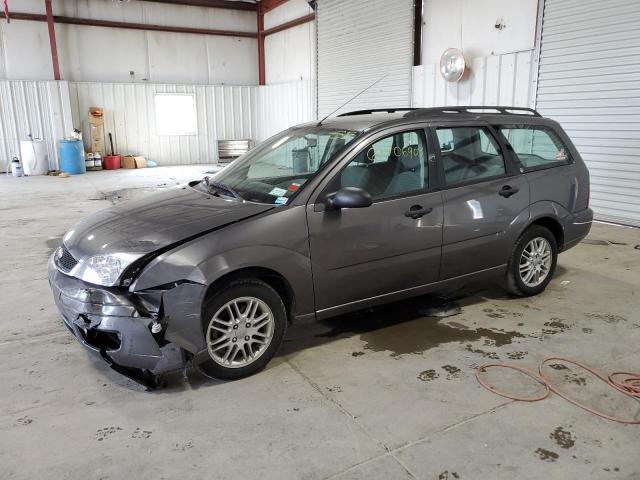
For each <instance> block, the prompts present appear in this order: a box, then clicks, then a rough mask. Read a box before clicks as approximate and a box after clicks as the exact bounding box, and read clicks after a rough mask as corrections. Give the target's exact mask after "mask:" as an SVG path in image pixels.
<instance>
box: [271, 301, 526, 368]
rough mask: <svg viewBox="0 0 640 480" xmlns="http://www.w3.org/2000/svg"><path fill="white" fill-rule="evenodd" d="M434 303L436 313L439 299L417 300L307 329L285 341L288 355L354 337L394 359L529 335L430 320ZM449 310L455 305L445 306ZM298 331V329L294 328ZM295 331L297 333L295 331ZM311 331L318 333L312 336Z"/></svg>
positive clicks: (508, 341)
mask: <svg viewBox="0 0 640 480" xmlns="http://www.w3.org/2000/svg"><path fill="white" fill-rule="evenodd" d="M427 301H429V303H431V305H430V307H429V311H433V312H436V311H437V309H435V308H434V306H433V305H434V304H437V302H438V301H439V300H438V299H437V298H436V299H433V298H431V299H425V298H419V299H413V300H408V301H403V302H397V303H393V304H388V305H384V306H380V307H376V308H371V309H367V310H364V311H360V312H355V313H352V314H347V315H343V316H340V317H336V318H333V319H329V320H325V321H322V322H319V323H318V324H316V325H313V326H305V327H306V331H307V333H306V334H303V335H301V336H300V337H298V338H292V337H293V336H296V335H295V334H293V335H290V336H289V338H288V339H287V340H286V341H285V345H284V348H283V350H284V353H285V354H286V353H291V352H293V351H299V350H301V349H304V348H308V347H312V346H316V345H321V344H323V343H327V342H329V341H332V340H336V339H340V338H347V337H350V336H353V335H354V334H356V335H359V336H360V340H362V341H363V342H365V345H364V347H363V350H370V351H373V352H388V353H389V355H391V356H392V357H399V356H401V355H408V354H421V353H423V352H425V351H427V350H430V349H432V348H435V347H438V346H440V345H442V344H446V343H453V342H455V343H469V342H474V341H476V340H480V339H483V338H484V339H486V340H488V341H489V344H490V345H491V346H493V347H501V346H503V345H508V344H511V343H512V341H513V340H514V339H515V338H520V337H525V336H526V335H524V334H522V333H520V332H517V331H506V330H499V329H489V328H470V327H468V326H466V325H462V324H460V323H456V322H451V321H447V320H446V319H444V318H442V317H438V316H436V315H435V314H434V315H433V316H431V317H426V316H424V315H423V314H422V313H423V312H424V311H425V309H424V305H425V303H426V302H427ZM442 304H443V305H444V307H445V308H446V309H447V310H450V309H451V302H450V301H444V302H442ZM294 329H295V327H294ZM292 330H293V329H292ZM310 330H314V333H313V334H311V333H310Z"/></svg>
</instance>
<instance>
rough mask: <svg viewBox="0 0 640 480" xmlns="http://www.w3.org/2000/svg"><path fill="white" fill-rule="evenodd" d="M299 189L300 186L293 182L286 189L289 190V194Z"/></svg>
mask: <svg viewBox="0 0 640 480" xmlns="http://www.w3.org/2000/svg"><path fill="white" fill-rule="evenodd" d="M299 188H300V184H299V183H295V182H294V183H292V184H291V185H289V186H288V187H287V190H289V191H290V192H297V191H298V189H299Z"/></svg>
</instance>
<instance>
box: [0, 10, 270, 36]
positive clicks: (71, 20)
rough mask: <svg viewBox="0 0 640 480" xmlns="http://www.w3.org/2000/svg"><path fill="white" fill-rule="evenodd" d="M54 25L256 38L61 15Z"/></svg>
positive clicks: (17, 16)
mask: <svg viewBox="0 0 640 480" xmlns="http://www.w3.org/2000/svg"><path fill="white" fill-rule="evenodd" d="M0 18H5V15H4V13H0ZM11 20H30V21H33V22H46V21H47V16H46V15H40V14H37V13H20V12H11ZM53 21H54V23H63V24H67V25H84V26H87V27H110V28H125V29H129V30H148V31H154V32H171V33H194V34H198V35H220V36H223V37H247V38H256V37H257V36H258V34H257V33H255V32H238V31H234V30H215V29H210V28H192V27H171V26H166V25H153V24H147V23H131V22H114V21H111V20H94V19H91V18H77V17H65V16H61V15H54V16H53Z"/></svg>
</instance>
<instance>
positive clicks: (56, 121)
mask: <svg viewBox="0 0 640 480" xmlns="http://www.w3.org/2000/svg"><path fill="white" fill-rule="evenodd" d="M72 130H73V121H72V117H71V109H70V108H69V85H68V83H67V82H53V81H51V82H49V81H47V82H35V81H22V82H21V81H6V80H5V81H0V171H6V168H7V163H8V162H10V161H11V158H12V157H14V156H18V157H20V141H21V140H27V139H28V135H29V134H31V135H32V136H33V138H34V139H42V140H45V141H46V142H47V150H48V155H49V168H52V169H54V168H57V165H58V149H57V144H56V141H57V140H58V139H60V138H64V137H65V136H68V135H69V134H70V133H71V132H72Z"/></svg>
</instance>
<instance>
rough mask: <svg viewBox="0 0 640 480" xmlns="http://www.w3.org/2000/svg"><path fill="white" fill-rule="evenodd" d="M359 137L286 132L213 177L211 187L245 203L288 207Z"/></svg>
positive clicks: (316, 129)
mask: <svg viewBox="0 0 640 480" xmlns="http://www.w3.org/2000/svg"><path fill="white" fill-rule="evenodd" d="M357 134H358V132H353V131H350V130H333V129H327V128H325V127H307V128H293V129H289V130H286V131H284V132H282V133H281V134H279V135H276V136H275V137H273V138H270V139H269V140H267V141H266V142H264V143H262V144H261V145H259V146H258V147H257V148H255V149H254V150H252V151H250V152H249V153H247V154H246V155H245V156H243V157H240V158H238V159H237V160H235V161H234V162H233V163H232V164H230V165H229V166H227V167H226V168H224V169H223V170H221V171H220V172H219V173H217V174H216V175H215V176H213V177H211V180H210V184H211V185H212V186H215V185H218V186H219V187H220V188H221V189H223V187H230V188H231V189H232V191H233V192H236V193H237V194H238V195H239V196H241V197H242V198H243V199H244V200H248V201H252V202H260V203H270V204H276V205H285V204H286V203H287V202H288V201H289V199H290V197H292V196H293V195H294V194H295V193H296V192H297V191H299V190H300V189H302V188H303V186H304V184H305V183H306V182H307V181H309V179H311V178H312V177H313V176H314V175H315V174H316V173H317V172H318V171H319V170H320V169H321V168H322V166H323V165H326V164H327V163H328V162H329V160H331V159H332V158H333V156H334V155H335V154H336V153H337V152H338V151H339V150H341V149H342V148H343V147H344V146H345V145H347V144H348V143H349V142H351V141H352V140H353V139H354V138H355V136H356V135H357ZM223 193H225V192H223Z"/></svg>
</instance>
